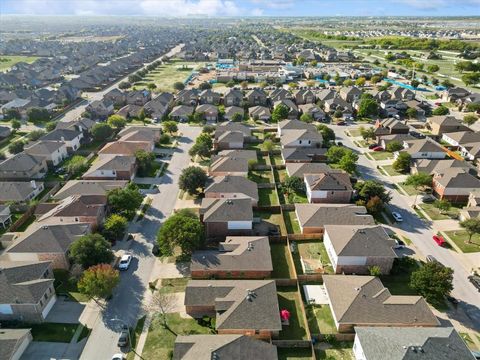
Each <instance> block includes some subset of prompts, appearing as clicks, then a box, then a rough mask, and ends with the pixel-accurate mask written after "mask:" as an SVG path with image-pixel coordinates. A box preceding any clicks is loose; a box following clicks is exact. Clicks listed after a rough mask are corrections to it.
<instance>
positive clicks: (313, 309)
mask: <svg viewBox="0 0 480 360" xmlns="http://www.w3.org/2000/svg"><path fill="white" fill-rule="evenodd" d="M305 312H306V313H307V321H308V328H309V329H310V332H311V333H312V334H336V333H337V328H336V327H335V321H334V320H333V315H332V311H331V310H330V306H329V305H328V304H323V305H307V306H306V307H305Z"/></svg>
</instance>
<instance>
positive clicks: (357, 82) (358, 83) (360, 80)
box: [355, 76, 366, 86]
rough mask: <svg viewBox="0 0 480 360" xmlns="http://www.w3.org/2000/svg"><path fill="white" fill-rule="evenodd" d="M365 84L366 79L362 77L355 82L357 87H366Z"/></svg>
mask: <svg viewBox="0 0 480 360" xmlns="http://www.w3.org/2000/svg"><path fill="white" fill-rule="evenodd" d="M365 82H366V79H365V78H364V77H363V76H362V77H359V78H358V79H357V80H355V85H357V86H364V85H365Z"/></svg>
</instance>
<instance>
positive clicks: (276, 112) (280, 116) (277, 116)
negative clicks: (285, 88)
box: [272, 104, 289, 122]
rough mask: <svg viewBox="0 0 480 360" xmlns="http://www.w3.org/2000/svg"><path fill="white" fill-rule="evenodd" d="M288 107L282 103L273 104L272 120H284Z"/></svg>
mask: <svg viewBox="0 0 480 360" xmlns="http://www.w3.org/2000/svg"><path fill="white" fill-rule="evenodd" d="M288 112H289V109H288V107H287V106H286V105H284V104H278V105H277V106H275V108H274V109H273V112H272V121H274V122H279V121H282V120H285V119H286V118H287V117H288Z"/></svg>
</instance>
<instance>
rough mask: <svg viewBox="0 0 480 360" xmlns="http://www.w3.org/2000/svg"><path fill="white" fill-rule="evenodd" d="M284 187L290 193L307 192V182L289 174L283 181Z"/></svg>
mask: <svg viewBox="0 0 480 360" xmlns="http://www.w3.org/2000/svg"><path fill="white" fill-rule="evenodd" d="M283 189H284V191H285V192H286V193H288V194H293V193H303V192H305V183H304V182H303V179H301V178H299V177H298V176H287V177H286V178H285V180H284V182H283Z"/></svg>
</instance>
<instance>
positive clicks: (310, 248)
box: [293, 240, 333, 274]
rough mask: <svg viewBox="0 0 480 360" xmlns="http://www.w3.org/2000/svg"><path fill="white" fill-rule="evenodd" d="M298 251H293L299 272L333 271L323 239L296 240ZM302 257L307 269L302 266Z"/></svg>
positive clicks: (328, 272)
mask: <svg viewBox="0 0 480 360" xmlns="http://www.w3.org/2000/svg"><path fill="white" fill-rule="evenodd" d="M295 246H296V248H297V251H295V252H294V253H293V261H294V263H295V269H296V271H297V274H304V273H307V274H313V273H321V272H325V273H327V274H331V273H333V268H332V266H331V264H330V260H329V258H328V255H327V250H326V249H325V245H324V244H323V242H322V241H321V240H306V241H296V242H295ZM301 259H303V263H304V265H305V268H306V271H304V269H303V267H302V262H301Z"/></svg>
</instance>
